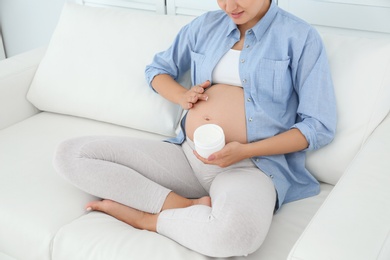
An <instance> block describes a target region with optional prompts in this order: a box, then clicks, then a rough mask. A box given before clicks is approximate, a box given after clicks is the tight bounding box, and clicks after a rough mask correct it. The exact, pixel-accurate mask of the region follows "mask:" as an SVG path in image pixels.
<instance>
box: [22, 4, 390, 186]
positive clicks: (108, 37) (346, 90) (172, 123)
mask: <svg viewBox="0 0 390 260" xmlns="http://www.w3.org/2000/svg"><path fill="white" fill-rule="evenodd" d="M192 19H193V17H187V16H169V15H165V16H164V15H154V14H148V13H142V12H131V11H123V10H115V9H103V8H96V7H86V6H80V5H74V4H66V5H65V6H64V10H63V13H62V15H61V18H60V21H59V24H58V26H57V28H56V30H55V32H54V35H53V37H52V39H51V42H50V44H49V47H48V49H47V52H46V55H45V57H44V59H43V60H42V62H41V64H40V66H39V68H38V70H37V73H36V75H35V78H34V80H33V82H32V85H31V88H30V90H29V93H28V99H29V100H30V101H31V102H32V103H33V104H34V105H35V106H36V107H37V108H39V109H40V110H45V111H51V112H56V113H62V114H69V115H74V116H80V117H85V118H90V119H94V120H99V121H104V122H109V123H113V124H118V125H122V126H126V127H131V128H135V129H140V130H144V131H149V132H153V133H158V134H162V135H167V136H172V135H174V134H175V130H176V128H177V126H178V122H179V120H180V117H181V114H182V110H181V108H180V107H179V106H177V105H174V104H172V103H169V102H168V101H166V100H164V99H163V98H162V97H160V96H159V95H158V94H156V93H154V92H153V90H151V89H150V88H148V87H147V86H146V80H145V78H144V69H145V66H146V64H148V63H150V62H151V60H152V57H153V55H154V54H155V53H156V52H158V51H162V50H164V49H166V48H167V47H168V46H169V45H170V43H171V42H172V40H173V38H174V37H175V35H176V33H177V32H178V31H179V29H180V28H181V27H182V26H183V25H184V24H186V23H188V22H189V21H190V20H192ZM321 35H322V36H323V40H324V43H325V46H326V49H327V54H328V57H329V63H330V66H331V71H332V76H333V80H334V84H335V91H336V98H337V104H338V127H337V134H336V137H335V140H334V141H333V142H332V143H331V144H330V145H328V146H326V147H325V148H322V149H320V150H318V151H314V152H310V153H309V154H308V159H307V167H308V169H309V170H310V171H311V172H312V173H313V174H314V175H315V176H316V177H317V179H319V180H320V181H323V182H326V183H330V184H335V183H336V182H337V181H338V179H339V178H340V176H341V175H342V173H343V172H344V171H345V169H346V168H347V167H348V165H349V163H350V162H351V160H352V159H353V158H354V156H355V155H356V154H357V153H358V151H359V149H360V147H361V146H362V145H363V143H364V142H365V140H366V139H367V138H368V137H369V136H370V134H371V133H372V132H373V131H374V130H375V128H376V127H377V126H378V124H380V122H381V121H382V120H383V118H384V117H385V116H386V115H387V114H388V112H389V110H390V40H389V39H371V38H367V37H355V36H347V35H340V34H339V33H334V32H331V31H330V32H327V33H321ZM183 80H184V81H186V82H187V83H186V84H187V85H188V86H189V79H183Z"/></svg>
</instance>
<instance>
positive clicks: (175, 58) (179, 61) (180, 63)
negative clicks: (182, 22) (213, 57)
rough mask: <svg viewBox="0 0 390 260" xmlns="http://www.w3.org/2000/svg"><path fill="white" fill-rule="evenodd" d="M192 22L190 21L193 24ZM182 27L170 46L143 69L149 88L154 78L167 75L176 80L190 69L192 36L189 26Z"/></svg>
mask: <svg viewBox="0 0 390 260" xmlns="http://www.w3.org/2000/svg"><path fill="white" fill-rule="evenodd" d="M195 20H196V19H195ZM193 22H194V21H192V23H193ZM192 23H190V24H187V25H186V26H184V27H183V28H182V29H181V30H180V31H179V33H178V34H177V36H176V38H175V39H174V41H173V43H172V45H171V46H170V47H169V48H168V49H167V50H166V51H163V52H160V53H157V54H156V55H155V56H154V58H153V60H152V63H151V64H149V65H147V66H146V68H145V77H146V81H147V83H148V84H149V86H150V87H152V86H151V83H152V81H153V79H154V77H155V76H157V75H160V74H168V75H170V76H171V77H172V78H173V79H175V80H177V79H179V78H180V77H181V76H183V75H184V73H185V72H187V71H188V70H189V69H190V66H191V51H190V50H191V45H192V44H191V43H192V39H193V34H192V32H191V30H192V29H191V24H192Z"/></svg>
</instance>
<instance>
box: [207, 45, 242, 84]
mask: <svg viewBox="0 0 390 260" xmlns="http://www.w3.org/2000/svg"><path fill="white" fill-rule="evenodd" d="M240 54H241V51H239V50H233V49H230V50H229V51H228V52H227V53H226V54H225V55H224V56H222V58H221V60H220V61H219V62H218V64H217V65H216V66H215V68H214V70H213V75H212V81H213V84H217V83H220V84H228V85H233V86H239V87H242V85H241V80H240V74H239V60H240Z"/></svg>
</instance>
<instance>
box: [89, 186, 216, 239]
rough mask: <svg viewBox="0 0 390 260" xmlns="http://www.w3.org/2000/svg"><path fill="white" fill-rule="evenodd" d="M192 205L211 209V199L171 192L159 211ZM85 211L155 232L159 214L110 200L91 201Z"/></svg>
mask: <svg viewBox="0 0 390 260" xmlns="http://www.w3.org/2000/svg"><path fill="white" fill-rule="evenodd" d="M194 205H205V206H209V207H211V198H210V197H209V196H204V197H202V198H199V199H187V198H184V197H182V196H179V195H177V194H176V193H174V192H171V193H169V194H168V196H167V198H166V200H165V203H164V205H163V208H162V210H161V211H163V210H166V209H176V208H186V207H190V206H194ZM86 209H87V211H91V210H94V211H101V212H104V213H106V214H108V215H110V216H113V217H114V218H116V219H118V220H121V221H123V222H125V223H127V224H129V225H131V226H133V227H135V228H138V229H145V230H149V231H153V232H157V219H158V216H159V213H157V214H151V213H147V212H144V211H140V210H137V209H134V208H131V207H128V206H126V205H123V204H121V203H119V202H115V201H112V200H101V201H92V202H90V203H88V204H87V205H86Z"/></svg>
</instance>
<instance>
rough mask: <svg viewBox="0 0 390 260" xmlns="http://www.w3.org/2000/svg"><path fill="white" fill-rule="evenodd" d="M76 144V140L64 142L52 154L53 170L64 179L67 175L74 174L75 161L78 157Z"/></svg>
mask: <svg viewBox="0 0 390 260" xmlns="http://www.w3.org/2000/svg"><path fill="white" fill-rule="evenodd" d="M78 143H79V142H78V141H77V140H76V139H69V140H65V141H63V142H61V143H60V144H59V145H58V146H57V148H56V150H55V152H54V156H53V166H54V169H55V170H56V171H57V173H59V174H60V175H63V176H64V177H66V178H69V176H68V175H69V174H71V173H72V172H74V168H75V167H76V160H77V158H79V157H80V156H79V154H80V152H79V148H78V147H79V145H78Z"/></svg>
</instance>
